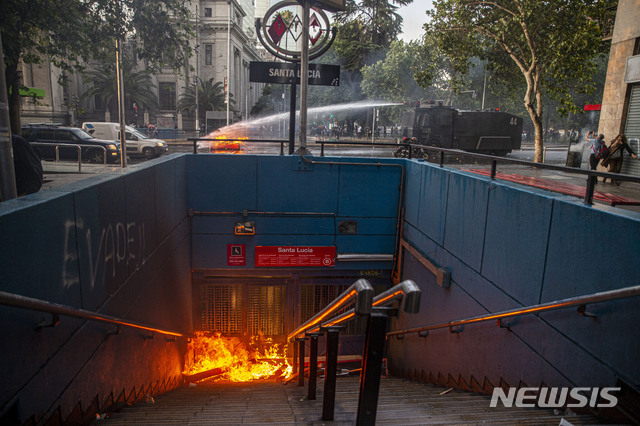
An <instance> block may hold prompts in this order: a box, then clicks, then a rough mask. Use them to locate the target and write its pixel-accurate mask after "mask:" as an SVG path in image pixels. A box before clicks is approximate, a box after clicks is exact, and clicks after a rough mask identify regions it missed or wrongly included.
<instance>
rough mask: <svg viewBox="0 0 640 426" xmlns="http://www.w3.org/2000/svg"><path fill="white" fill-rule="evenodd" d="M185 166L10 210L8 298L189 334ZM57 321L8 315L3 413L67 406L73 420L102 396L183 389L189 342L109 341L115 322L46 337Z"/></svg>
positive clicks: (102, 182)
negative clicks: (76, 411)
mask: <svg viewBox="0 0 640 426" xmlns="http://www.w3.org/2000/svg"><path fill="white" fill-rule="evenodd" d="M185 163H186V162H185V158H184V157H176V156H171V157H165V158H163V159H162V160H155V161H153V162H148V163H146V164H144V165H139V166H135V167H130V168H129V169H127V170H126V171H120V170H117V169H116V170H115V171H113V172H111V173H108V174H105V175H101V176H95V177H91V178H88V179H86V180H82V181H78V182H77V183H74V184H70V185H66V186H64V187H60V188H59V189H52V190H48V191H43V192H40V193H37V194H33V195H29V196H26V197H22V198H19V199H15V200H10V201H6V202H3V203H1V204H0V235H2V236H3V237H2V239H3V242H2V245H1V246H0V259H2V261H1V262H2V263H1V267H0V290H2V291H5V292H10V293H15V294H19V295H23V296H29V297H33V298H37V299H42V300H46V301H50V302H55V303H59V304H63V305H68V306H72V307H76V308H82V309H85V310H89V311H97V312H100V313H103V314H107V315H113V316H118V317H123V318H125V319H129V320H133V321H138V322H142V323H146V324H151V325H153V326H156V327H165V328H169V329H172V330H178V331H184V332H190V331H191V330H192V324H191V322H192V321H191V295H190V288H191V286H190V275H189V273H190V271H189V265H188V262H187V261H186V260H187V259H188V257H189V235H188V232H189V228H188V217H187V208H186V166H185ZM167 312H170V313H171V315H167ZM48 319H50V316H49V315H47V314H44V313H38V312H33V311H28V310H22V309H18V308H10V307H5V306H0V322H1V323H2V324H3V326H2V328H1V331H0V341H2V342H3V349H4V350H3V351H2V356H1V360H2V362H0V376H1V377H2V378H3V379H2V386H1V387H0V402H1V404H2V407H1V410H2V412H4V411H5V410H7V409H8V408H10V407H11V406H13V405H14V404H15V403H17V405H16V407H17V410H18V416H19V418H20V419H21V420H22V421H24V420H26V418H28V417H29V416H31V415H34V416H35V418H36V419H41V418H47V417H48V416H49V415H51V413H52V412H53V411H55V410H56V409H57V408H58V407H61V410H62V416H63V418H65V417H66V416H67V415H68V413H69V410H71V409H72V408H73V407H74V406H75V404H76V403H78V402H81V403H82V405H83V407H85V408H86V407H87V406H88V405H89V403H90V401H91V400H92V399H94V398H95V397H96V396H97V397H98V400H99V401H100V403H103V402H104V401H106V400H107V397H108V396H109V394H110V393H111V392H113V393H114V394H115V395H114V398H117V396H118V393H119V392H121V391H124V392H125V393H126V394H129V393H130V392H131V391H132V390H133V389H134V388H137V389H138V390H140V389H141V388H147V387H149V386H152V387H153V386H154V385H156V384H160V385H162V386H164V387H166V386H165V385H166V384H168V383H173V384H174V385H175V384H177V383H178V380H179V378H180V373H181V368H182V359H183V351H184V342H180V341H178V342H167V341H166V339H164V338H163V337H162V336H155V338H154V339H152V340H145V339H143V338H142V337H141V332H140V331H133V330H130V329H126V328H123V329H122V333H121V334H120V335H116V336H111V337H109V336H108V335H107V333H106V332H107V331H108V330H109V326H108V325H103V324H97V323H86V322H85V321H81V320H75V319H70V318H68V317H61V322H60V324H59V325H58V326H57V327H54V328H43V329H40V330H36V326H37V325H38V324H39V323H41V322H42V321H43V320H48ZM9 348H11V349H9ZM143 354H146V355H143ZM149 354H153V356H149Z"/></svg>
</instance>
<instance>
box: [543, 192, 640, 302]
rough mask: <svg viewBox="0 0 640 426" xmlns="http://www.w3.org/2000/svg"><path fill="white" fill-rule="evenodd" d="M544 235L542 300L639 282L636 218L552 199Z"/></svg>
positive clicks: (638, 226) (638, 219) (639, 244)
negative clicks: (551, 210)
mask: <svg viewBox="0 0 640 426" xmlns="http://www.w3.org/2000/svg"><path fill="white" fill-rule="evenodd" d="M607 210H609V211H607ZM549 234H550V237H549V248H548V254H547V267H546V270H545V275H544V288H543V292H542V300H543V301H550V300H555V299H559V298H565V297H572V296H578V295H582V294H588V293H592V292H597V291H605V290H611V289H616V288H621V287H626V286H630V285H637V284H638V282H640V268H639V267H638V253H640V214H638V213H636V212H628V211H625V210H621V209H603V210H599V209H595V208H593V207H589V206H586V205H584V204H583V203H581V202H579V201H576V202H566V201H556V202H555V203H554V207H553V219H552V221H551V229H550V232H549Z"/></svg>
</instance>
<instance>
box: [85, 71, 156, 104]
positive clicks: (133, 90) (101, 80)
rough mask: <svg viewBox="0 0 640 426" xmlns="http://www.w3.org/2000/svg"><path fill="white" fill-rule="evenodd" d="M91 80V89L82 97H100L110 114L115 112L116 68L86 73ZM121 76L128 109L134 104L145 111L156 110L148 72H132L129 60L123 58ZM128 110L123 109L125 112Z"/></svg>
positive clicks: (150, 77)
mask: <svg viewBox="0 0 640 426" xmlns="http://www.w3.org/2000/svg"><path fill="white" fill-rule="evenodd" d="M87 74H88V75H89V76H90V77H91V79H92V80H93V87H92V88H91V89H89V90H87V91H86V92H85V93H84V94H83V95H82V97H83V98H87V97H90V96H95V95H100V97H102V100H103V101H104V103H105V105H106V106H107V109H108V110H109V111H110V112H114V111H117V110H118V108H117V102H118V85H117V81H116V67H115V65H112V64H109V65H105V66H103V67H101V68H98V69H95V70H93V71H89V72H88V73H87ZM122 75H123V81H124V99H125V101H124V102H125V105H127V106H128V107H129V108H131V107H132V105H133V104H134V103H135V104H136V105H137V106H138V107H139V108H146V109H147V110H151V111H153V110H156V109H158V96H157V95H156V93H155V92H154V90H153V89H156V85H155V84H153V81H152V76H151V73H150V72H149V71H147V70H146V69H145V70H142V71H134V70H133V63H132V62H131V60H128V59H126V58H125V60H123V61H122ZM126 109H128V108H125V110H126Z"/></svg>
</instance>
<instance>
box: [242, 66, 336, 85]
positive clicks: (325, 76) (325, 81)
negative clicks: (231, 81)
mask: <svg viewBox="0 0 640 426" xmlns="http://www.w3.org/2000/svg"><path fill="white" fill-rule="evenodd" d="M300 74H301V73H300V64H298V63H292V62H251V63H250V64H249V81H250V82H255V83H275V84H294V83H295V84H300ZM308 81H309V84H310V85H316V86H339V85H340V66H339V65H325V64H309V78H308Z"/></svg>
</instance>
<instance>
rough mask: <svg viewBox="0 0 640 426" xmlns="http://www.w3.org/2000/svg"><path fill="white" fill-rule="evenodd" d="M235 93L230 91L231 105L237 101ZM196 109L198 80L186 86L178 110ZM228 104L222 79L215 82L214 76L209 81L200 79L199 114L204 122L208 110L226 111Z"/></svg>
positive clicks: (189, 110) (190, 110)
mask: <svg viewBox="0 0 640 426" xmlns="http://www.w3.org/2000/svg"><path fill="white" fill-rule="evenodd" d="M231 98H233V95H232V94H231V93H229V102H230V103H229V105H230V106H232V105H233V104H234V103H235V101H234V100H233V99H231ZM195 109H196V82H193V83H191V84H189V85H188V86H187V87H185V88H184V93H183V94H182V95H180V99H179V100H178V111H188V112H189V113H191V112H192V111H195ZM226 109H227V104H225V103H224V86H223V84H222V83H221V82H220V81H217V82H215V83H214V82H213V78H210V79H209V80H207V81H202V80H200V84H199V85H198V115H199V117H198V118H199V119H200V121H201V122H203V123H204V118H205V114H206V111H225V110H226Z"/></svg>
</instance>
